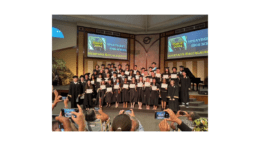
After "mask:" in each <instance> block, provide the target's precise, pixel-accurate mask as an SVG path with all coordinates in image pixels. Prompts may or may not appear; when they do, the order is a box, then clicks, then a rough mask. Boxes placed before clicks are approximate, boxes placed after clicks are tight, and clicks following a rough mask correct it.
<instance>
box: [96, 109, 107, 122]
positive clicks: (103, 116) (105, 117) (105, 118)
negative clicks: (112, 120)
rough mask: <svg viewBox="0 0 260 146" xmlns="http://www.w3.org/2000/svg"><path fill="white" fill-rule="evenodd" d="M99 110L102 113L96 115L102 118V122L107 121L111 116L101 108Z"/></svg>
mask: <svg viewBox="0 0 260 146" xmlns="http://www.w3.org/2000/svg"><path fill="white" fill-rule="evenodd" d="M98 112H99V113H100V115H96V118H97V119H100V120H101V121H102V122H105V121H107V120H108V119H109V116H108V115H107V114H105V113H104V112H103V110H102V109H101V108H100V109H99V110H98Z"/></svg>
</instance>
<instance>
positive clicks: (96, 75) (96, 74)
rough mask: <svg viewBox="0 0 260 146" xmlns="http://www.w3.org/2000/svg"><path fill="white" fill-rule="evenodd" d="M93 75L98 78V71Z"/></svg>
mask: <svg viewBox="0 0 260 146" xmlns="http://www.w3.org/2000/svg"><path fill="white" fill-rule="evenodd" d="M93 75H94V76H95V78H97V77H98V71H95V70H94V71H93Z"/></svg>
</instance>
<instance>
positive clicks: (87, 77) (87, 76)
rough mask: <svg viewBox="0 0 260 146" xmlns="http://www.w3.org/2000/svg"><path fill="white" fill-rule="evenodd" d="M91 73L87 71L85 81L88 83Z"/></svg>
mask: <svg viewBox="0 0 260 146" xmlns="http://www.w3.org/2000/svg"><path fill="white" fill-rule="evenodd" d="M89 74H90V73H85V82H86V83H87V81H88V79H89Z"/></svg>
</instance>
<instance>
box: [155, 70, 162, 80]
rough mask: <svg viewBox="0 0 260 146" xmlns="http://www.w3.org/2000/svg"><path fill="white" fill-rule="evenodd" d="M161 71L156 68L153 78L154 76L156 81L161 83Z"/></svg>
mask: <svg viewBox="0 0 260 146" xmlns="http://www.w3.org/2000/svg"><path fill="white" fill-rule="evenodd" d="M161 77H162V75H161V72H160V68H156V73H155V78H156V83H158V84H160V83H161Z"/></svg>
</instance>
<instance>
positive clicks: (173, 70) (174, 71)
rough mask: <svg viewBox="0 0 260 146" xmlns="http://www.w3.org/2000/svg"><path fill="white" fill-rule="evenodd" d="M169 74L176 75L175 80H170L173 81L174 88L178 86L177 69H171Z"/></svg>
mask: <svg viewBox="0 0 260 146" xmlns="http://www.w3.org/2000/svg"><path fill="white" fill-rule="evenodd" d="M171 74H174V75H176V78H171V80H174V84H175V85H176V86H179V79H178V76H179V74H178V72H177V68H176V67H172V73H171Z"/></svg>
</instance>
